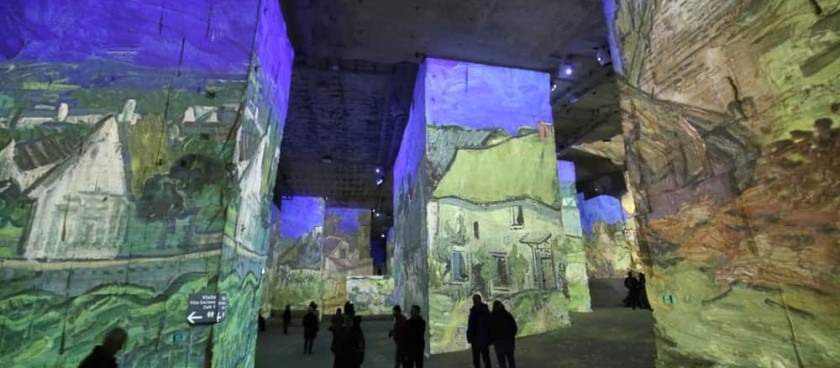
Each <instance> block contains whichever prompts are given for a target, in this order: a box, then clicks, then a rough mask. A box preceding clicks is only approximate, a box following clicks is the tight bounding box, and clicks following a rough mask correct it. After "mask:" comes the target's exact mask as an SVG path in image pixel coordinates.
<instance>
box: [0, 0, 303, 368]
mask: <svg viewBox="0 0 840 368" xmlns="http://www.w3.org/2000/svg"><path fill="white" fill-rule="evenodd" d="M0 13H2V16H3V18H4V19H6V22H4V23H3V24H2V25H0V33H2V34H3V35H4V41H3V42H2V43H0V117H1V118H0V140H2V146H3V151H2V159H0V166H2V168H0V174H2V177H0V183H2V184H0V188H2V189H0V196H2V198H3V201H2V202H3V205H2V207H3V210H2V211H0V212H2V214H0V218H2V219H0V268H2V271H3V272H2V273H0V275H2V276H0V280H2V282H3V283H4V287H3V288H2V291H0V314H2V316H3V317H2V318H0V355H2V356H3V357H4V362H5V364H6V365H8V366H11V367H30V366H77V365H78V364H79V362H80V361H81V359H82V358H83V357H84V356H85V355H87V353H88V352H89V351H90V350H91V348H92V347H93V346H94V345H96V344H97V343H98V342H99V340H100V339H101V338H102V336H103V335H104V333H105V331H107V330H108V329H110V328H112V327H116V326H121V327H124V328H126V329H127V330H128V332H129V335H130V337H129V341H128V345H127V346H126V349H125V351H124V352H123V353H121V354H120V356H119V361H120V366H121V367H152V366H207V365H210V364H212V365H213V366H216V367H233V366H240V365H245V366H247V365H249V364H252V362H253V351H254V347H255V338H256V327H255V325H254V323H253V322H254V319H255V317H256V314H257V311H258V308H259V301H260V299H261V293H260V282H261V277H260V273H261V271H262V268H263V267H264V263H265V255H266V252H267V241H266V240H267V236H266V234H267V229H268V228H269V225H270V218H271V216H270V212H269V202H270V199H271V197H270V196H271V193H272V187H273V184H274V167H275V166H276V164H277V160H278V158H279V144H280V140H281V133H282V130H283V122H284V120H285V115H286V106H287V103H288V100H287V98H286V94H287V91H288V88H289V79H290V73H291V61H292V50H291V47H290V45H289V44H288V41H287V40H286V36H285V26H284V24H283V19H282V15H281V13H280V9H279V5H278V4H277V3H275V2H265V3H264V4H263V3H261V2H259V1H256V0H253V1H244V2H243V1H208V0H188V1H181V2H177V4H176V3H170V4H168V5H167V6H161V5H160V3H159V2H153V1H133V2H126V3H119V4H118V3H116V2H107V1H101V0H84V1H81V2H73V3H69V2H53V1H17V0H12V1H10V2H6V3H4V4H3V7H2V8H0ZM57 20H60V21H57ZM217 292H218V293H225V294H226V296H227V312H226V318H225V319H224V320H222V321H220V322H219V323H218V324H215V325H211V326H190V325H189V324H188V323H187V320H186V317H187V300H188V296H189V294H191V293H217Z"/></svg>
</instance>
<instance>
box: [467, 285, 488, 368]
mask: <svg viewBox="0 0 840 368" xmlns="http://www.w3.org/2000/svg"><path fill="white" fill-rule="evenodd" d="M467 343H469V344H470V345H471V347H472V356H473V368H481V361H480V360H479V358H481V360H484V366H485V367H487V368H490V367H492V365H490V308H488V307H487V304H484V302H482V301H481V295H479V294H475V295H473V307H472V308H470V316H469V320H468V322H467Z"/></svg>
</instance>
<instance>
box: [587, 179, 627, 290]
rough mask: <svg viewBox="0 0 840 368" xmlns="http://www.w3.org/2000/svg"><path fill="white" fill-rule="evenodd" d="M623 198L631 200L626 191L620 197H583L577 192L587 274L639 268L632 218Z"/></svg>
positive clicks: (607, 275) (618, 275)
mask: <svg viewBox="0 0 840 368" xmlns="http://www.w3.org/2000/svg"><path fill="white" fill-rule="evenodd" d="M625 201H632V199H630V198H629V194H626V193H625V195H623V196H622V198H621V199H619V198H616V197H613V196H609V195H600V196H597V197H593V198H590V199H587V200H585V199H583V194H580V195H579V203H580V205H579V206H580V218H581V223H582V225H583V226H582V227H583V232H584V239H585V245H586V260H587V262H586V269H587V273H588V274H589V277H593V278H621V277H625V276H626V275H627V271H630V270H640V269H641V259H640V253H639V246H638V242H637V241H636V237H635V226H634V221H633V218H632V217H630V216H632V213H631V212H628V211H627V209H626V208H625V207H624V206H623V203H622V202H625Z"/></svg>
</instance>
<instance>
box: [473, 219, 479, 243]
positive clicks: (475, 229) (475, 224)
mask: <svg viewBox="0 0 840 368" xmlns="http://www.w3.org/2000/svg"><path fill="white" fill-rule="evenodd" d="M478 233H479V232H478V221H475V222H473V236H474V237H475V238H476V240H477V239H478V238H479V235H478Z"/></svg>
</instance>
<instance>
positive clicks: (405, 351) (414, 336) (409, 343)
mask: <svg viewBox="0 0 840 368" xmlns="http://www.w3.org/2000/svg"><path fill="white" fill-rule="evenodd" d="M393 315H394V328H393V329H392V330H391V332H389V333H388V336H389V337H391V338H392V339H394V344H395V345H396V354H395V357H394V367H395V368H396V367H400V366H402V367H408V368H415V367H416V368H423V357H424V355H423V354H424V352H425V350H426V321H424V320H423V317H421V316H420V306H419V305H413V306H411V318H409V319H406V318H405V316H404V315H403V314H402V308H400V306H399V305H395V306H394V308H393Z"/></svg>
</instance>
